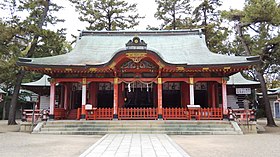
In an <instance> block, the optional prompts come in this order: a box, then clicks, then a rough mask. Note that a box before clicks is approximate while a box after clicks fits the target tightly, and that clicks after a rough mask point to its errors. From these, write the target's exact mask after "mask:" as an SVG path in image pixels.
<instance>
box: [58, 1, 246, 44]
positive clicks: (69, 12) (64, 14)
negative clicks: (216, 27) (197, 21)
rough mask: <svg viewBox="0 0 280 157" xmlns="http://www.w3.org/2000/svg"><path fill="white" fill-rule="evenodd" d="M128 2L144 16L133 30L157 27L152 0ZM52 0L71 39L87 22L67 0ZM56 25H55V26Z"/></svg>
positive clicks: (230, 4) (239, 4) (237, 5)
mask: <svg viewBox="0 0 280 157" xmlns="http://www.w3.org/2000/svg"><path fill="white" fill-rule="evenodd" d="M126 1H127V2H129V3H137V4H138V5H137V9H138V12H139V14H140V15H141V16H145V18H144V19H141V20H140V24H139V26H136V27H135V28H134V29H135V30H145V29H146V27H147V25H151V26H155V27H158V26H159V25H160V24H161V21H158V20H156V19H155V18H154V14H155V12H156V8H157V5H156V3H155V1H154V0H126ZM244 1H245V0H234V1H230V0H224V2H223V7H222V8H223V9H225V10H228V9H230V8H232V9H242V8H243V4H244ZM53 2H55V3H57V4H58V5H61V6H64V7H65V8H64V9H61V10H60V11H59V14H58V16H59V17H60V18H62V19H65V22H64V23H61V24H59V27H62V28H63V27H64V28H67V39H68V40H71V34H74V35H78V34H79V32H78V31H77V30H84V29H85V27H86V26H88V24H87V23H82V22H80V21H79V19H78V16H79V14H78V13H77V12H75V8H74V7H73V6H71V3H70V2H69V1H68V0H53ZM56 27H57V26H56Z"/></svg>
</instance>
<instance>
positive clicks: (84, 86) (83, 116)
mask: <svg viewBox="0 0 280 157" xmlns="http://www.w3.org/2000/svg"><path fill="white" fill-rule="evenodd" d="M86 103H87V79H86V78H83V81H82V114H81V119H86Z"/></svg>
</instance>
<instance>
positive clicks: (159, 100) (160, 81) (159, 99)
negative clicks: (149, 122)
mask: <svg viewBox="0 0 280 157" xmlns="http://www.w3.org/2000/svg"><path fill="white" fill-rule="evenodd" d="M157 87H158V88H157V92H158V98H157V99H158V119H162V78H158V80H157Z"/></svg>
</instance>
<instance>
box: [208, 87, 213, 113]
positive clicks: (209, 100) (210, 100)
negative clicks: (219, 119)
mask: <svg viewBox="0 0 280 157" xmlns="http://www.w3.org/2000/svg"><path fill="white" fill-rule="evenodd" d="M207 87H208V88H207V98H208V99H207V103H208V107H210V106H211V107H212V99H213V98H212V82H208V84H207Z"/></svg>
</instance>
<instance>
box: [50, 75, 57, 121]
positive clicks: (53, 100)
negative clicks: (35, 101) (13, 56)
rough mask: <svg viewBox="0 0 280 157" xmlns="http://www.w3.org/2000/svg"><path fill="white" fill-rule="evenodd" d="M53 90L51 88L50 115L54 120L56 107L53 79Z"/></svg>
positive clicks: (52, 81) (53, 81) (52, 80)
mask: <svg viewBox="0 0 280 157" xmlns="http://www.w3.org/2000/svg"><path fill="white" fill-rule="evenodd" d="M50 83H51V88H50V114H49V119H50V120H53V119H54V107H55V84H56V82H55V80H54V79H51V82H50Z"/></svg>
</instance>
